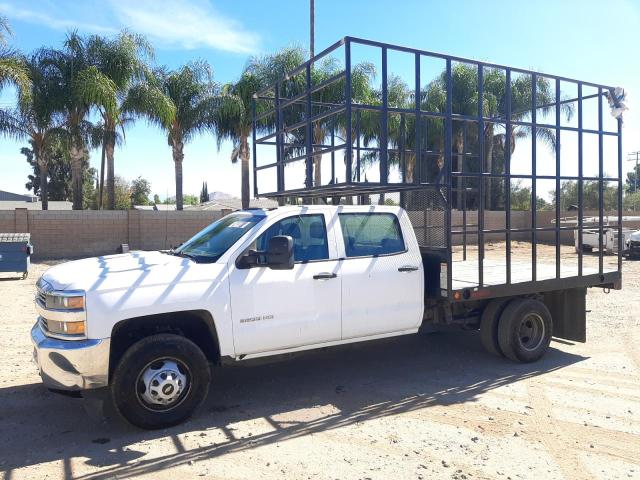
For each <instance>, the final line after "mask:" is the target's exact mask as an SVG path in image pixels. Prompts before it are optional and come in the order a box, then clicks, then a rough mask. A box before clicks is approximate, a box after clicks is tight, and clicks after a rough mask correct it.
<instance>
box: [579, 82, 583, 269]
mask: <svg viewBox="0 0 640 480" xmlns="http://www.w3.org/2000/svg"><path fill="white" fill-rule="evenodd" d="M583 175H584V171H583V168H582V83H578V276H579V277H581V276H582V262H583V258H582V257H583V255H584V252H583V248H582V228H583V222H584V205H583V198H582V196H583V185H582V183H583V180H582V176H583Z"/></svg>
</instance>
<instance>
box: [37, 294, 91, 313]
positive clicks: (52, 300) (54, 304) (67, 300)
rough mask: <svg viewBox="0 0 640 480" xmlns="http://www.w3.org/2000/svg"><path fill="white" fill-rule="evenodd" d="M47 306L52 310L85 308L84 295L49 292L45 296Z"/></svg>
mask: <svg viewBox="0 0 640 480" xmlns="http://www.w3.org/2000/svg"><path fill="white" fill-rule="evenodd" d="M45 307H46V308H48V309H51V310H84V295H77V294H66V293H64V292H56V293H48V294H47V295H46V297H45Z"/></svg>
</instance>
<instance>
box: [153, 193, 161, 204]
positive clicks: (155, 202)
mask: <svg viewBox="0 0 640 480" xmlns="http://www.w3.org/2000/svg"><path fill="white" fill-rule="evenodd" d="M160 203H161V202H160V196H159V195H158V194H157V193H156V194H154V195H153V204H154V205H159V204H160Z"/></svg>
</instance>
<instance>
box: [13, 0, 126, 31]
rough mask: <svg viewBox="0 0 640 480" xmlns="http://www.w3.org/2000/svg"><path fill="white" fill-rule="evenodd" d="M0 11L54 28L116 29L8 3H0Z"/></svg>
mask: <svg viewBox="0 0 640 480" xmlns="http://www.w3.org/2000/svg"><path fill="white" fill-rule="evenodd" d="M0 12H2V13H3V14H4V15H6V16H7V17H9V18H12V19H16V20H21V21H23V22H29V23H35V24H38V25H44V26H46V27H49V28H52V29H54V30H73V29H78V30H82V31H86V32H92V33H114V32H116V31H117V29H114V28H113V27H104V26H102V25H97V24H93V23H85V22H81V21H77V20H73V19H69V18H56V17H54V16H52V15H49V14H48V13H45V12H44V11H42V10H40V11H35V10H29V9H27V8H21V7H15V6H13V5H10V4H8V3H0Z"/></svg>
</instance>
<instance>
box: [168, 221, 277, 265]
mask: <svg viewBox="0 0 640 480" xmlns="http://www.w3.org/2000/svg"><path fill="white" fill-rule="evenodd" d="M265 218H266V217H265V216H264V215H256V214H255V213H251V212H237V213H231V214H229V215H227V216H226V217H224V218H221V219H220V220H218V221H217V222H214V223H212V224H211V225H209V226H208V227H207V228H205V229H204V230H202V231H200V232H198V233H196V234H195V235H194V236H193V237H192V238H191V239H190V240H187V241H186V242H185V243H183V244H182V245H180V246H179V247H178V248H176V249H175V250H173V252H172V253H173V254H175V255H180V256H184V257H188V258H191V259H192V260H194V261H196V262H201V263H212V262H215V261H217V260H218V259H219V258H220V257H221V256H222V255H223V254H224V253H225V252H226V251H227V250H229V248H230V247H231V246H232V245H233V244H234V243H236V242H237V241H238V240H239V239H240V238H241V237H242V236H243V235H244V234H245V233H247V232H248V231H249V230H251V229H252V228H253V227H254V226H256V225H257V224H258V223H260V222H261V221H262V220H264V219H265Z"/></svg>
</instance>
